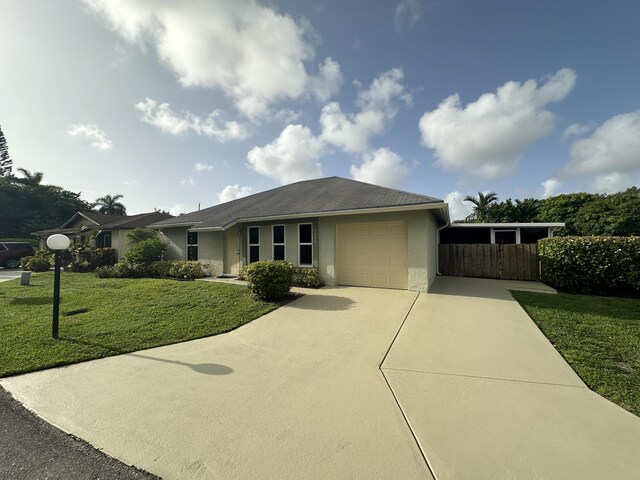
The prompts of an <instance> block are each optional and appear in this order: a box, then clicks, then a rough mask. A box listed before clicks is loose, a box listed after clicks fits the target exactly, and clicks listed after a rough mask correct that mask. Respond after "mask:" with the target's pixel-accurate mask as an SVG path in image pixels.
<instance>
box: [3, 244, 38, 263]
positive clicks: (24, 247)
mask: <svg viewBox="0 0 640 480" xmlns="http://www.w3.org/2000/svg"><path fill="white" fill-rule="evenodd" d="M31 255H33V247H32V246H31V245H29V244H28V243H24V242H0V267H4V268H18V267H19V266H20V259H21V258H22V257H29V256H31Z"/></svg>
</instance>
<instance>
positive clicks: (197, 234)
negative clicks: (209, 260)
mask: <svg viewBox="0 0 640 480" xmlns="http://www.w3.org/2000/svg"><path fill="white" fill-rule="evenodd" d="M190 233H195V234H196V238H197V239H198V241H197V242H196V243H189V234H190ZM184 243H185V246H186V249H185V251H184V259H185V260H189V247H198V255H196V256H197V257H198V258H196V259H195V260H194V261H198V259H199V258H200V247H199V246H198V243H200V232H190V231H189V230H187V234H186V235H185V239H184Z"/></svg>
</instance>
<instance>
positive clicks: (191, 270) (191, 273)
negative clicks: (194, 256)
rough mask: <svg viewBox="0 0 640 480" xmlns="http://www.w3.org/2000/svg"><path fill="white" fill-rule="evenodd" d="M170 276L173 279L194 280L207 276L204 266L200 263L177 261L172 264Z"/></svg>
mask: <svg viewBox="0 0 640 480" xmlns="http://www.w3.org/2000/svg"><path fill="white" fill-rule="evenodd" d="M169 276H170V277H173V278H181V279H187V280H193V279H195V278H202V277H206V276H207V274H206V273H205V271H204V268H203V266H202V264H201V263H199V262H189V261H187V262H183V261H175V262H172V265H171V268H170V269H169Z"/></svg>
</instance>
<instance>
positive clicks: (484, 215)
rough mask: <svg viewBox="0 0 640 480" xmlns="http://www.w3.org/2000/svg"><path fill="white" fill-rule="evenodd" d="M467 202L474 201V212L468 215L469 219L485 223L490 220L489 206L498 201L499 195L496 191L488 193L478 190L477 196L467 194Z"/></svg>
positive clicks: (465, 199) (465, 198)
mask: <svg viewBox="0 0 640 480" xmlns="http://www.w3.org/2000/svg"><path fill="white" fill-rule="evenodd" d="M464 201H465V202H471V203H473V205H474V207H473V213H472V214H471V215H469V216H468V217H467V220H468V221H471V222H473V221H475V222H480V223H485V222H487V221H489V220H488V214H489V207H490V206H491V204H492V203H494V202H497V201H498V195H497V194H496V193H495V192H489V193H487V194H486V195H485V194H484V193H482V192H478V196H477V197H472V196H470V195H467V196H466V197H464Z"/></svg>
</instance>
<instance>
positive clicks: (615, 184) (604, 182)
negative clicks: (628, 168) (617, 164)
mask: <svg viewBox="0 0 640 480" xmlns="http://www.w3.org/2000/svg"><path fill="white" fill-rule="evenodd" d="M639 177H640V175H638V176H636V179H635V181H634V180H632V179H631V177H629V175H623V174H622V173H618V172H613V173H608V174H605V175H598V176H597V177H596V178H595V180H594V181H593V184H592V185H593V188H594V189H595V190H596V191H597V192H602V193H616V192H622V191H624V190H626V189H627V188H629V187H632V186H633V185H637V184H638V178H639Z"/></svg>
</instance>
